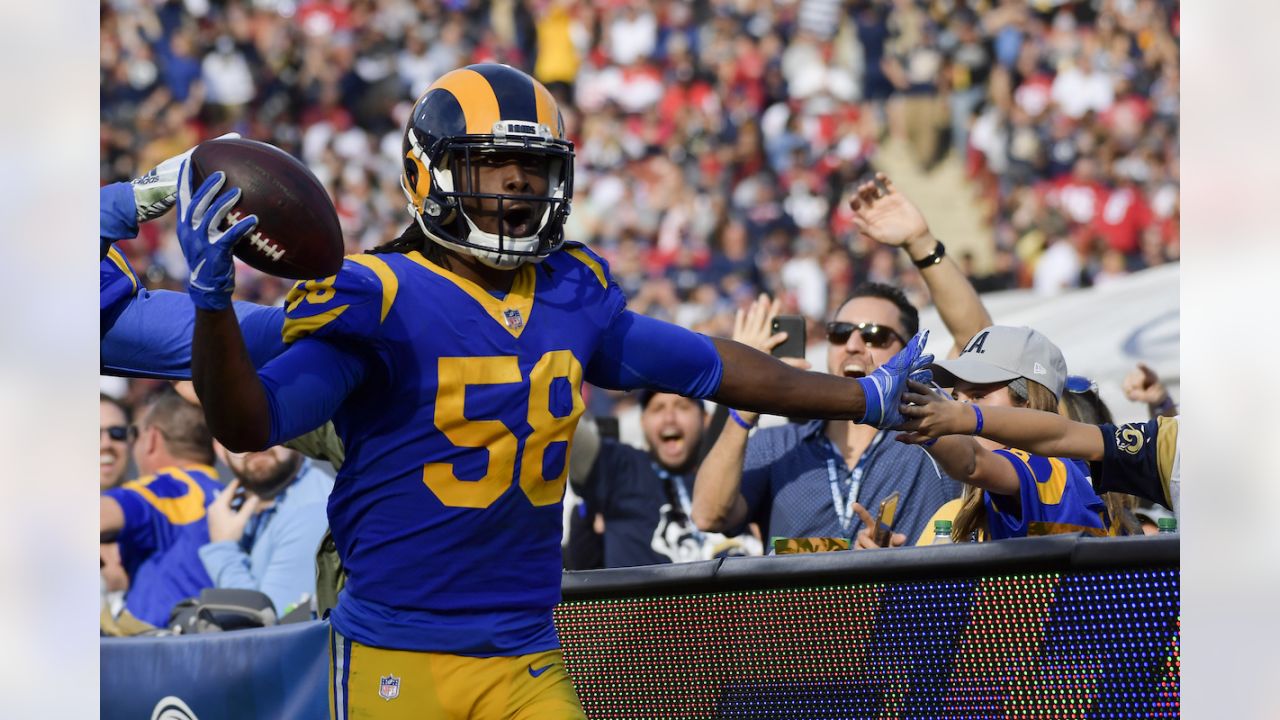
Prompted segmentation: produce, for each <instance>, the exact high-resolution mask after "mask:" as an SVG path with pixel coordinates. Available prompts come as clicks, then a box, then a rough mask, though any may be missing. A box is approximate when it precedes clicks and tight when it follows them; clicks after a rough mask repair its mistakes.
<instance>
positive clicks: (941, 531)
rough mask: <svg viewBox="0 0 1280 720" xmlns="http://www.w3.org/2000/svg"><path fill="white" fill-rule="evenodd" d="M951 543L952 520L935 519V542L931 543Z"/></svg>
mask: <svg viewBox="0 0 1280 720" xmlns="http://www.w3.org/2000/svg"><path fill="white" fill-rule="evenodd" d="M950 544H951V521H950V520H934V521H933V542H932V543H930V545H950Z"/></svg>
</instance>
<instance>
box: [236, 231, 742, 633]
mask: <svg viewBox="0 0 1280 720" xmlns="http://www.w3.org/2000/svg"><path fill="white" fill-rule="evenodd" d="M513 272H514V283H513V286H512V288H511V290H510V292H508V293H506V294H505V295H504V296H501V297H499V296H495V295H494V294H491V293H489V292H487V291H485V290H484V289H482V288H481V287H480V286H478V285H476V284H474V283H472V282H471V281H469V280H467V279H465V278H462V277H460V276H458V275H456V274H454V273H452V272H450V271H448V270H447V269H444V268H442V267H440V266H438V265H436V264H434V263H433V262H431V261H429V260H427V259H426V258H425V257H424V256H423V255H422V254H421V253H419V252H410V253H407V254H377V255H356V256H350V257H348V258H347V259H346V261H345V262H344V264H343V267H342V270H341V271H340V272H339V273H338V274H337V275H335V276H331V277H328V278H324V279H321V280H313V281H308V282H303V283H299V284H298V285H297V286H295V288H294V290H293V291H292V292H291V293H290V295H289V297H288V299H287V301H286V308H285V312H286V319H285V323H284V328H283V334H284V339H285V340H286V342H290V343H292V347H290V348H289V349H288V350H287V351H285V353H284V354H282V355H281V356H280V357H279V358H277V359H276V360H273V361H272V362H271V363H269V364H268V365H267V366H266V367H265V368H263V369H262V371H261V372H260V374H259V377H260V378H261V379H262V381H263V386H264V389H265V390H266V393H267V396H268V402H269V403H270V405H271V412H272V438H271V442H273V443H274V442H277V441H278V440H280V439H283V438H288V437H293V436H295V435H298V434H300V433H302V432H306V431H308V430H310V429H312V428H314V427H315V426H317V425H319V424H320V423H322V422H323V421H324V420H326V419H328V417H329V416H330V415H331V414H332V417H333V421H334V425H335V428H336V430H337V432H338V434H339V436H340V437H341V438H342V441H343V445H344V446H345V448H346V459H345V461H344V462H343V465H342V468H341V470H340V471H339V473H338V476H337V480H336V482H335V485H334V489H333V493H332V495H331V496H330V499H329V525H330V528H331V529H332V532H333V537H334V540H335V542H336V544H337V547H338V553H339V555H340V557H341V558H342V561H343V564H344V566H345V568H346V570H347V573H348V579H347V583H346V586H345V587H344V589H343V591H342V593H341V594H340V595H339V599H338V605H337V607H336V609H334V611H333V613H332V615H331V620H332V622H333V625H334V627H335V628H336V629H337V630H338V632H340V633H341V634H342V635H343V636H345V637H349V638H351V639H353V640H356V641H358V642H360V643H363V644H366V645H371V646H375V647H381V648H391V649H402V650H417V651H429V652H445V653H454V654H461V655H473V656H498V655H519V654H526V653H533V652H541V651H546V650H551V649H554V648H556V647H559V643H558V640H557V638H556V635H555V629H554V626H553V625H552V620H551V611H552V608H553V607H554V606H555V604H556V603H557V602H559V600H560V571H561V563H562V560H561V550H560V534H561V509H560V503H561V500H562V497H563V495H564V487H565V481H566V478H567V474H568V466H567V462H568V457H569V444H570V442H571V440H572V437H573V432H574V428H575V426H576V424H577V422H578V418H579V416H581V414H582V412H583V409H584V405H583V400H582V394H581V390H582V383H583V382H584V380H585V381H590V382H592V383H593V384H596V385H600V386H603V387H613V388H626V387H636V386H640V385H648V386H655V387H662V388H663V389H667V390H670V391H673V392H682V393H685V394H688V395H691V396H695V397H705V396H707V395H710V394H712V393H713V392H714V391H715V390H716V389H717V388H718V387H719V381H720V371H721V367H720V365H719V356H718V354H717V353H716V352H715V349H714V347H713V346H712V344H711V342H710V340H708V339H707V338H705V337H703V336H701V335H697V334H694V333H691V332H689V331H686V330H682V329H680V328H676V327H674V326H669V325H666V324H664V323H658V322H657V321H654V320H650V319H647V318H642V317H640V316H636V315H634V314H632V313H630V312H628V311H626V308H625V298H624V296H623V293H622V291H621V290H620V289H619V288H618V286H617V284H616V283H614V282H613V281H612V280H611V278H610V276H609V273H608V268H607V265H606V264H605V262H604V261H603V260H601V259H600V258H599V257H597V256H595V255H594V254H592V253H591V252H590V251H588V250H586V249H585V248H584V247H582V246H580V245H573V244H570V245H567V246H566V248H565V249H563V250H561V251H558V252H556V253H553V254H552V255H551V256H549V257H547V258H546V259H545V260H544V261H543V262H541V263H539V264H536V265H535V264H526V265H523V266H521V267H520V268H519V269H517V270H515V271H513ZM624 358H625V359H626V361H627V362H623V360H624Z"/></svg>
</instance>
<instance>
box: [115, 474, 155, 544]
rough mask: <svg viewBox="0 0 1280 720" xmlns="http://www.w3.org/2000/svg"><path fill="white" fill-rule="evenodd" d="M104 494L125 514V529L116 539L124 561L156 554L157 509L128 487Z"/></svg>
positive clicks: (121, 530) (116, 488) (117, 488)
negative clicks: (126, 558) (127, 558)
mask: <svg viewBox="0 0 1280 720" xmlns="http://www.w3.org/2000/svg"><path fill="white" fill-rule="evenodd" d="M102 494H103V495H105V496H107V497H110V498H112V499H114V500H115V501H116V502H117V503H119V504H120V510H121V512H122V513H123V514H124V527H123V528H121V529H120V534H119V535H118V536H117V538H116V542H118V543H120V550H121V552H122V553H123V556H122V559H123V558H124V557H129V558H137V557H145V556H147V555H149V554H151V553H152V552H154V551H155V549H156V536H155V522H154V519H155V517H156V515H157V514H158V513H157V512H156V509H155V507H153V506H152V505H151V503H149V502H147V501H146V500H144V499H143V498H142V496H141V495H139V494H138V493H136V492H134V491H133V490H130V489H129V488H127V487H115V488H111V489H109V490H105V491H103V493H102Z"/></svg>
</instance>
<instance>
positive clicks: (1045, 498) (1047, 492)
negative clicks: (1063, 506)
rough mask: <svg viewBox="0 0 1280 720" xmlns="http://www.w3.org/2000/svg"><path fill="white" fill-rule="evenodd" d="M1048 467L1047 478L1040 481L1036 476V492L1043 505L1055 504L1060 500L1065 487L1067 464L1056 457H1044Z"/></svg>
mask: <svg viewBox="0 0 1280 720" xmlns="http://www.w3.org/2000/svg"><path fill="white" fill-rule="evenodd" d="M1046 459H1047V460H1048V461H1049V467H1050V468H1052V470H1051V472H1050V473H1049V479H1048V480H1046V481H1044V482H1040V479H1039V478H1036V494H1037V495H1039V496H1040V502H1042V503H1044V504H1045V505H1057V504H1058V503H1060V502H1062V493H1063V492H1064V491H1065V490H1066V489H1067V466H1066V465H1065V464H1064V463H1063V462H1062V461H1061V460H1059V459H1058V458H1046Z"/></svg>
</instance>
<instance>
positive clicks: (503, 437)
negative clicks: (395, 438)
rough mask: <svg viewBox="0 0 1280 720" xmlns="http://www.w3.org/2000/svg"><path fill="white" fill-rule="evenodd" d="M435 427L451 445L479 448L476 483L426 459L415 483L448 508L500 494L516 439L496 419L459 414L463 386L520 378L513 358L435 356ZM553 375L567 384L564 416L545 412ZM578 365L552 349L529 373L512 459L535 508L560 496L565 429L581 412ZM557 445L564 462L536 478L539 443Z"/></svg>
mask: <svg viewBox="0 0 1280 720" xmlns="http://www.w3.org/2000/svg"><path fill="white" fill-rule="evenodd" d="M437 367H438V371H439V372H438V376H437V377H438V386H439V389H438V390H437V391H436V414H435V423H436V427H437V428H438V429H439V430H440V432H441V433H444V436H445V437H447V438H449V442H451V443H453V444H454V445H456V446H458V447H472V448H486V449H488V451H489V466H488V467H487V468H486V469H485V473H484V476H483V477H481V478H480V479H479V480H460V479H458V476H457V475H455V474H454V472H453V464H452V463H442V462H430V463H427V464H425V465H423V466H422V482H423V483H425V484H426V486H427V487H428V488H430V489H431V492H433V493H435V495H436V497H437V498H439V499H440V502H442V503H444V504H445V505H448V506H450V507H469V508H486V507H489V506H490V505H492V504H493V502H494V501H495V500H497V499H498V498H499V497H501V496H502V494H503V493H504V492H506V491H507V488H508V487H510V486H511V482H512V480H513V479H514V478H516V450H517V448H518V447H519V441H518V440H517V439H516V436H515V434H514V433H512V432H511V430H510V428H508V427H507V426H506V424H505V423H503V422H502V421H501V420H471V419H468V418H467V416H466V414H465V413H464V411H463V407H464V403H465V400H466V395H467V386H468V385H505V384H509V383H518V382H520V381H521V379H522V378H521V375H520V364H519V361H518V360H517V358H516V357H515V356H512V355H503V356H496V357H442V358H440V360H439V364H438V366H437ZM556 378H564V379H565V380H567V381H568V383H569V389H570V392H569V395H570V396H571V397H572V398H573V409H572V410H570V411H569V414H567V415H565V416H564V417H556V416H555V415H553V414H551V408H550V400H551V384H552V382H553V381H554V380H555V379H556ZM581 387H582V365H581V364H580V363H579V362H578V359H577V358H575V357H574V356H573V353H571V352H569V351H568V350H552V351H551V352H548V353H547V354H545V355H543V356H542V358H541V359H539V360H538V362H537V364H536V365H534V366H533V369H532V370H530V371H529V415H528V420H529V427H531V428H533V432H532V433H530V434H529V437H528V438H527V439H526V440H525V442H524V456H523V458H522V459H521V461H520V474H519V481H520V489H521V490H523V491H524V494H525V495H526V496H528V498H529V502H531V503H533V505H535V506H542V505H552V504H554V503H557V502H559V501H560V498H562V497H563V496H564V483H565V479H566V478H568V476H569V450H570V449H571V448H570V445H571V444H572V443H573V429H574V427H575V426H576V424H577V422H578V417H579V416H580V415H582V411H583V409H584V405H583V402H582V394H581V393H580V392H579V389H580V388H581ZM553 442H564V443H566V446H565V462H564V467H563V468H561V470H560V474H559V475H557V476H556V477H554V478H545V477H543V476H542V460H543V457H544V456H545V455H546V452H547V446H549V445H550V444H551V443H553Z"/></svg>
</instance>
